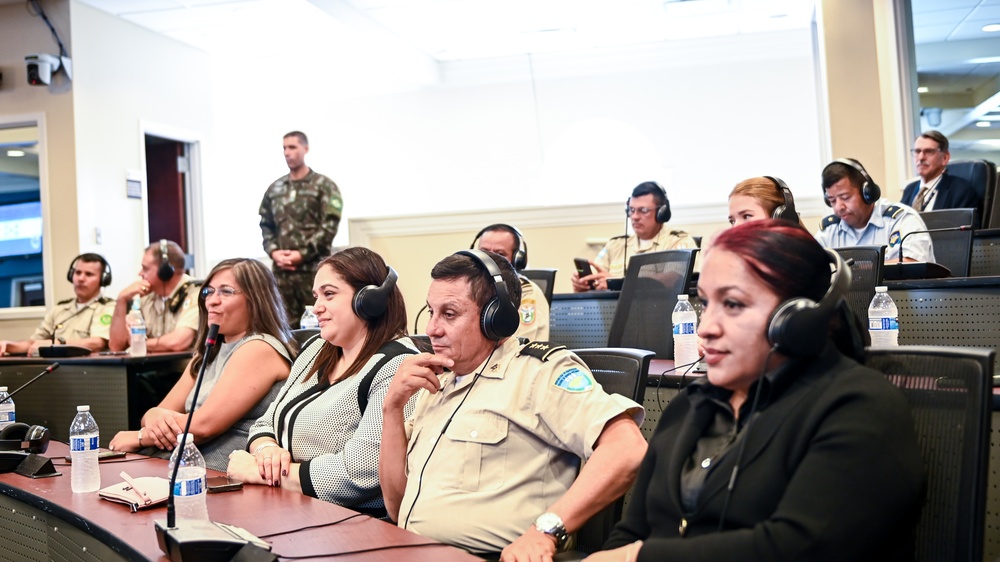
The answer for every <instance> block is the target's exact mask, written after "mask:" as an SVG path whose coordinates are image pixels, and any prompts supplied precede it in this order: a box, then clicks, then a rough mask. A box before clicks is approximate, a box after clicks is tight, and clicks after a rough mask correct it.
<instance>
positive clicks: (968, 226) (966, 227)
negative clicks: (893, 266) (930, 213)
mask: <svg viewBox="0 0 1000 562" xmlns="http://www.w3.org/2000/svg"><path fill="white" fill-rule="evenodd" d="M964 230H972V225H971V224H966V225H962V226H953V227H951V228H931V229H928V230H914V231H912V232H907V233H906V235H905V236H903V239H902V240H900V241H899V261H898V262H897V263H903V242H906V239H907V238H909V237H910V235H911V234H931V233H934V232H958V231H964Z"/></svg>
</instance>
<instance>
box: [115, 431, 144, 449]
mask: <svg viewBox="0 0 1000 562" xmlns="http://www.w3.org/2000/svg"><path fill="white" fill-rule="evenodd" d="M141 432H142V430H139V431H119V432H118V433H116V434H115V436H114V437H113V438H112V439H111V443H108V449H110V450H112V451H123V452H126V453H134V452H136V451H138V450H139V449H141V448H143V446H144V445H143V444H142V443H141V442H140V439H139V434H140V433H141ZM143 438H145V436H143ZM146 445H149V443H146Z"/></svg>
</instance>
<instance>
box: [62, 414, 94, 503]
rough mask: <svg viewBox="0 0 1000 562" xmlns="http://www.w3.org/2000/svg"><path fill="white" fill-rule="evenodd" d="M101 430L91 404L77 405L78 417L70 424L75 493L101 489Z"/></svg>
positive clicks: (70, 446)
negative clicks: (99, 451) (99, 443)
mask: <svg viewBox="0 0 1000 562" xmlns="http://www.w3.org/2000/svg"><path fill="white" fill-rule="evenodd" d="M99 440H100V431H99V430H98V429H97V422H96V421H94V416H92V415H90V406H77V407H76V417H75V418H73V423H72V424H70V426H69V452H70V453H69V454H70V455H71V456H72V459H73V466H72V468H70V471H71V472H72V473H73V478H72V482H71V485H72V487H73V493H74V494H79V493H86V492H96V491H97V490H100V489H101V470H100V469H99V468H98V467H97V453H98V447H99V445H98V441H99Z"/></svg>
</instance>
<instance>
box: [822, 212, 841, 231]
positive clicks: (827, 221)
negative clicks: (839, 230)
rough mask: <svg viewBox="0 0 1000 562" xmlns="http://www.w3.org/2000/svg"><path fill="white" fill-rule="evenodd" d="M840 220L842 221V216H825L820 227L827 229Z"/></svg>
mask: <svg viewBox="0 0 1000 562" xmlns="http://www.w3.org/2000/svg"><path fill="white" fill-rule="evenodd" d="M838 222H840V217H838V216H837V215H827V216H825V217H823V220H821V221H819V229H820V230H826V227H828V226H830V225H833V224H837V223H838Z"/></svg>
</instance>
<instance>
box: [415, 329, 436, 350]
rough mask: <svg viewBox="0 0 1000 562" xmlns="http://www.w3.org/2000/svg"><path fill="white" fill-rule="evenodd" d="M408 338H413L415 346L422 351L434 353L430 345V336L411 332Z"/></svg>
mask: <svg viewBox="0 0 1000 562" xmlns="http://www.w3.org/2000/svg"><path fill="white" fill-rule="evenodd" d="M410 339H411V340H413V344H414V345H416V346H417V349H419V350H420V351H421V352H423V353H434V348H433V347H431V337H430V336H428V335H427V334H411V335H410Z"/></svg>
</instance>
